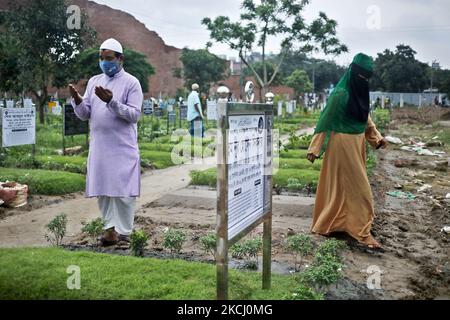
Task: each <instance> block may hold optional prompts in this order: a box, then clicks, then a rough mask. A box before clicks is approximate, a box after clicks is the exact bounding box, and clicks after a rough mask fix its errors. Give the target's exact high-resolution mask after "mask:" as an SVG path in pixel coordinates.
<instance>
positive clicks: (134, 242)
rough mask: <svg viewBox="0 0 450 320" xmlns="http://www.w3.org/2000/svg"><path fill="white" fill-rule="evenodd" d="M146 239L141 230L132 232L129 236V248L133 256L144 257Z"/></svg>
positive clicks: (146, 236)
mask: <svg viewBox="0 0 450 320" xmlns="http://www.w3.org/2000/svg"><path fill="white" fill-rule="evenodd" d="M148 239H149V237H148V235H147V234H146V233H145V232H144V231H143V230H138V231H133V233H132V234H131V235H130V247H131V252H132V254H133V255H134V256H136V257H143V256H144V249H145V247H146V246H147V241H148Z"/></svg>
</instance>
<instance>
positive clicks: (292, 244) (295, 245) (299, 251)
mask: <svg viewBox="0 0 450 320" xmlns="http://www.w3.org/2000/svg"><path fill="white" fill-rule="evenodd" d="M284 248H285V250H286V251H287V252H289V253H291V254H292V255H293V256H294V258H295V264H294V270H295V271H297V262H298V264H299V267H301V265H302V262H303V258H304V257H305V256H307V255H309V254H311V253H312V251H313V241H312V239H311V237H309V236H307V235H303V234H297V235H294V236H290V237H288V238H287V239H286V240H285V242H284ZM299 256H300V261H298V257H299Z"/></svg>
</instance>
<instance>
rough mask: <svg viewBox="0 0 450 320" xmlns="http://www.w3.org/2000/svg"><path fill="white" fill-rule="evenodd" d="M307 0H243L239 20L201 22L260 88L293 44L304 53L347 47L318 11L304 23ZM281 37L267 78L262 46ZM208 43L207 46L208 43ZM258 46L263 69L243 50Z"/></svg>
mask: <svg viewBox="0 0 450 320" xmlns="http://www.w3.org/2000/svg"><path fill="white" fill-rule="evenodd" d="M309 2H310V1H309V0H261V1H258V3H257V1H254V0H243V2H242V11H243V12H242V13H241V19H240V21H239V22H231V21H230V19H229V18H228V17H225V16H219V17H217V18H215V19H214V21H213V20H211V19H210V18H204V19H203V20H202V24H204V25H205V26H206V27H207V29H208V30H209V32H210V38H211V39H212V40H214V41H216V42H219V43H224V44H227V45H228V46H229V47H230V48H231V49H232V50H237V51H238V52H239V57H240V58H241V60H242V62H243V63H244V64H245V65H246V66H247V67H248V68H250V69H251V70H252V72H253V74H254V76H255V78H256V79H257V81H258V83H259V85H260V86H261V87H262V88H264V91H266V89H267V88H268V86H270V84H271V83H272V82H273V81H274V79H275V77H276V75H277V73H278V72H279V70H280V66H281V65H282V63H283V60H284V57H285V56H286V53H287V52H288V50H289V49H292V48H294V47H295V46H294V44H298V45H299V48H298V49H299V50H300V51H301V52H304V53H310V52H317V51H319V50H322V51H323V52H325V53H326V54H339V53H341V52H346V51H347V47H346V46H345V45H342V44H341V43H340V42H339V40H338V39H337V38H336V26H337V22H336V21H335V20H332V19H329V18H328V17H327V16H326V14H325V13H323V12H320V14H319V17H318V18H316V19H315V20H314V21H313V22H312V23H311V24H307V23H306V22H305V20H304V18H303V17H302V15H301V14H302V11H303V10H304V8H305V7H306V5H307V4H309ZM271 37H275V38H278V39H280V40H281V51H280V56H279V59H278V63H277V65H276V67H275V71H274V73H273V74H272V77H270V78H269V74H268V68H267V62H266V47H267V44H268V41H269V38H271ZM211 45H212V44H211V43H208V44H207V46H208V47H209V46H211ZM255 46H258V47H259V48H260V49H261V52H262V65H263V70H262V72H261V73H258V72H257V70H255V68H254V67H253V66H252V65H251V64H250V63H249V62H248V60H247V58H246V54H247V52H249V51H251V50H253V49H254V47H255Z"/></svg>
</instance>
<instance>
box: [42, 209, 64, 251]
mask: <svg viewBox="0 0 450 320" xmlns="http://www.w3.org/2000/svg"><path fill="white" fill-rule="evenodd" d="M46 229H47V233H46V234H45V239H46V240H47V241H48V242H50V243H52V244H54V245H56V246H60V245H61V243H62V240H63V238H64V236H65V235H66V230H67V215H66V214H60V215H57V216H56V217H55V218H53V220H52V221H50V223H49V224H47V226H46Z"/></svg>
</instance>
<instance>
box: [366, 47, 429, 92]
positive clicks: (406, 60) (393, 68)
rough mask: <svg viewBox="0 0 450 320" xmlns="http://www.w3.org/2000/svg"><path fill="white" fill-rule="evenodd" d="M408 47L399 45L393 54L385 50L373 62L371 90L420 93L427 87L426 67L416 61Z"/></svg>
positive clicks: (414, 53)
mask: <svg viewBox="0 0 450 320" xmlns="http://www.w3.org/2000/svg"><path fill="white" fill-rule="evenodd" d="M416 53H417V52H416V51H414V50H413V49H412V48H411V47H410V46H408V45H403V44H400V45H398V46H397V49H396V50H395V52H392V51H391V50H389V49H386V50H385V51H384V52H383V53H378V56H377V58H376V59H375V62H374V76H373V78H372V80H371V88H372V89H374V90H380V91H390V92H421V91H423V90H424V89H425V88H427V86H429V75H428V66H427V65H426V64H425V63H423V62H420V61H418V60H416V58H415V55H416Z"/></svg>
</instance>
